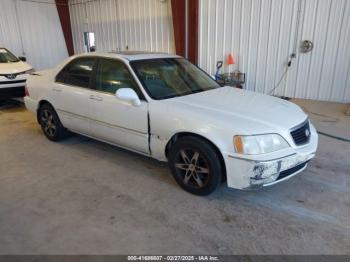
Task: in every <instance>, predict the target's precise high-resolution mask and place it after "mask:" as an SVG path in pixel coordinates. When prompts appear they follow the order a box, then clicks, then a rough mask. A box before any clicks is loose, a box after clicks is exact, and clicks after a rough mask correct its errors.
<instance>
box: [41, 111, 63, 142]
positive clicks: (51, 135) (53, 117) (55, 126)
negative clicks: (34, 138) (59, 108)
mask: <svg viewBox="0 0 350 262" xmlns="http://www.w3.org/2000/svg"><path fill="white" fill-rule="evenodd" d="M39 122H40V125H41V129H42V130H43V132H44V134H45V136H46V137H47V138H48V139H49V140H51V141H59V140H62V139H63V138H65V137H66V136H67V134H68V131H67V130H66V129H65V128H64V127H63V125H62V123H61V121H60V119H59V118H58V115H57V113H56V111H55V109H53V107H52V106H51V105H49V104H44V105H42V106H41V107H40V109H39Z"/></svg>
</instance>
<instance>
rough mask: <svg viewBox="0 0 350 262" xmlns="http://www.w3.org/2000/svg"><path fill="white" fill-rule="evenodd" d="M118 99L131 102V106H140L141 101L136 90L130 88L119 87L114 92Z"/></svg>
mask: <svg viewBox="0 0 350 262" xmlns="http://www.w3.org/2000/svg"><path fill="white" fill-rule="evenodd" d="M115 96H116V97H117V98H119V99H120V100H123V101H125V102H129V103H131V104H132V105H133V106H140V105H141V101H140V98H139V97H138V95H137V94H136V92H135V91H134V90H133V89H131V88H120V89H118V90H117V92H116V93H115Z"/></svg>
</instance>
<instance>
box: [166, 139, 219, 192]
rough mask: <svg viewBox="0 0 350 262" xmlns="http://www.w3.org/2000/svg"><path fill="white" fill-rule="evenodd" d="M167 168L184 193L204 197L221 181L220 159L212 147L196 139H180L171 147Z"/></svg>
mask: <svg viewBox="0 0 350 262" xmlns="http://www.w3.org/2000/svg"><path fill="white" fill-rule="evenodd" d="M169 167H170V170H171V172H172V174H173V176H174V178H175V180H176V182H177V183H178V184H179V185H180V187H182V188H183V189H184V190H185V191H187V192H189V193H192V194H195V195H199V196H206V195H209V194H211V193H213V192H214V191H215V190H216V188H217V187H218V186H219V185H220V184H221V181H222V167H221V161H220V158H219V156H218V154H217V152H216V150H215V149H214V147H213V146H212V145H210V144H209V143H208V142H206V141H205V140H203V139H200V138H196V137H186V138H180V139H179V140H177V141H176V142H175V144H174V145H173V146H172V147H171V149H170V153H169Z"/></svg>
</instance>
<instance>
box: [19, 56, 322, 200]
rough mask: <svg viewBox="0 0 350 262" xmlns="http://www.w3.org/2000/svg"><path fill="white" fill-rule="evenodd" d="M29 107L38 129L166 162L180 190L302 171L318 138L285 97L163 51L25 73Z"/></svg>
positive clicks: (202, 190) (244, 184)
mask: <svg viewBox="0 0 350 262" xmlns="http://www.w3.org/2000/svg"><path fill="white" fill-rule="evenodd" d="M25 104H26V107H27V108H28V109H29V110H30V111H32V112H34V113H35V114H36V115H37V119H38V122H39V124H40V125H41V127H42V130H43V132H44V134H45V135H46V136H47V138H48V139H50V140H52V141H59V140H61V139H63V138H64V137H65V136H66V135H67V130H70V131H73V132H76V133H79V134H82V135H85V136H88V137H91V138H94V139H97V140H100V141H104V142H107V143H110V144H113V145H117V146H119V147H122V148H126V149H129V150H132V151H134V152H138V153H140V154H143V155H147V156H150V157H152V158H155V159H158V160H160V161H168V162H169V167H170V170H171V172H172V174H173V176H174V178H175V180H176V181H177V183H178V184H179V185H180V186H181V187H182V188H183V189H185V190H186V191H188V192H190V193H193V194H197V195H207V194H210V193H212V192H213V191H214V190H215V189H216V188H217V187H218V185H219V184H220V183H221V182H222V181H227V185H228V186H229V187H232V188H237V189H251V188H261V187H264V186H270V185H273V184H276V183H278V182H281V181H284V180H287V179H289V178H291V177H293V176H294V175H296V174H298V173H300V172H301V171H303V170H304V169H305V168H306V167H307V164H308V162H309V161H310V160H311V159H312V158H313V157H314V156H315V152H316V149H317V144H318V135H317V132H316V130H315V128H314V127H313V125H312V124H311V123H310V121H309V119H308V116H307V115H306V114H305V113H304V112H303V111H302V110H301V109H300V108H299V107H298V106H297V105H295V104H293V103H290V102H288V101H285V100H282V99H279V98H275V97H271V96H267V95H262V94H258V93H255V92H251V91H246V90H240V89H236V88H233V87H220V86H219V85H218V84H217V83H216V82H215V81H214V80H213V79H212V78H211V77H210V76H209V75H207V74H206V73H205V72H204V71H202V70H201V69H199V68H198V67H196V66H194V65H193V64H191V63H190V62H189V61H187V60H186V59H184V58H182V57H179V56H175V55H165V54H147V53H131V52H128V53H119V54H102V53H94V54H84V55H78V56H74V57H71V58H69V59H68V60H67V61H65V62H64V63H62V64H61V65H59V66H58V67H57V68H55V69H53V70H49V71H43V72H38V73H36V74H34V75H31V76H30V77H29V79H28V83H27V96H26V97H25Z"/></svg>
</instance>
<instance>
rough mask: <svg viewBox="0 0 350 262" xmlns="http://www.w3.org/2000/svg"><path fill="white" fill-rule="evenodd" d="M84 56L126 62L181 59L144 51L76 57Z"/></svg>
mask: <svg viewBox="0 0 350 262" xmlns="http://www.w3.org/2000/svg"><path fill="white" fill-rule="evenodd" d="M84 56H99V57H106V58H122V59H126V60H128V61H136V60H147V59H159V58H181V56H178V55H173V54H167V53H153V52H145V51H123V52H110V53H103V52H91V53H85V54H81V55H77V57H84Z"/></svg>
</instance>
